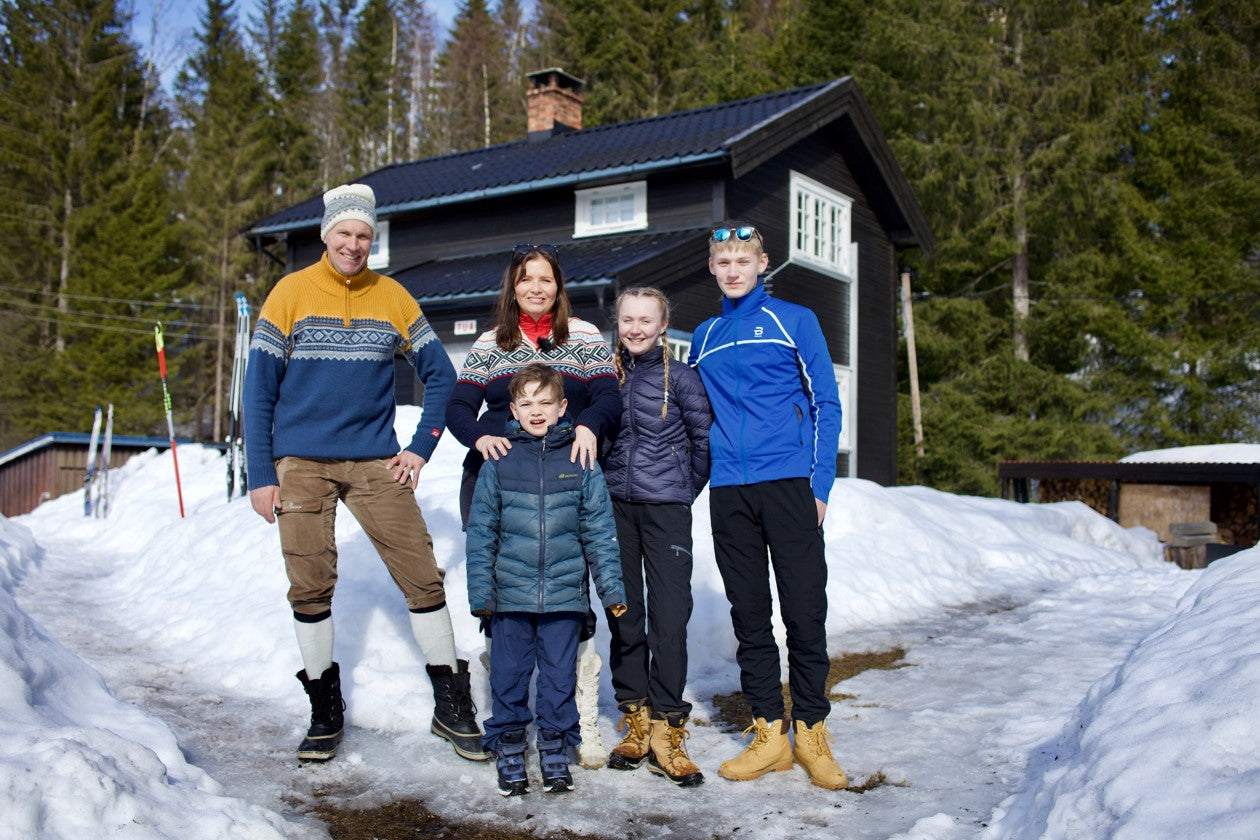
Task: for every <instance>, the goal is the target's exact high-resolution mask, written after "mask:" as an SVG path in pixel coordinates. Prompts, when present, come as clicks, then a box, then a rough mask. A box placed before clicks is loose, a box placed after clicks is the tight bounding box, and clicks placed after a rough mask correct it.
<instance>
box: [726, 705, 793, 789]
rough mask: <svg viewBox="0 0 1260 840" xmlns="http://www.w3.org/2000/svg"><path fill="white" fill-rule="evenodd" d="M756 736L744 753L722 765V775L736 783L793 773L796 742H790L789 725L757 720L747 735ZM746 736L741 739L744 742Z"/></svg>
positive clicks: (777, 721)
mask: <svg viewBox="0 0 1260 840" xmlns="http://www.w3.org/2000/svg"><path fill="white" fill-rule="evenodd" d="M749 732H751V733H752V736H753V739H752V743H750V744H749V745H748V746H747V747H745V748H744V751H743V752H742V753H740V754H739V755H737V756H735V757H734V758H732V759H729V760H727V761H723V762H722V766H721V767H719V768H718V775H719V776H721V777H722V778H724V779H732V780H734V781H736V782H746V781H748V780H749V779H758V778H761V777H762V776H764V775H766V774H767V773H769V772H770V771H772V770H774V771H780V770H791V769H792V742H791V741H789V740H788V721H787V720H773V721H770V722H768V723H767V722H766V719H765V718H757V719H756V720H754V721H753V722H752V726H750V727H748V728H747V729H745V730H744V735H747V734H748V733H749ZM744 735H741V736H740V737H741V738H742V737H743V736H744Z"/></svg>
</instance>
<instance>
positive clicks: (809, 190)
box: [789, 172, 853, 278]
mask: <svg viewBox="0 0 1260 840" xmlns="http://www.w3.org/2000/svg"><path fill="white" fill-rule="evenodd" d="M791 213H792V218H791V220H790V221H791V229H792V247H791V253H790V254H789V256H790V258H791V259H792V261H793V262H800V263H804V264H806V265H809V266H810V267H812V268H816V269H820V270H822V271H825V272H827V273H828V274H838V275H840V276H842V277H849V278H852V277H853V266H852V265H850V259H849V254H850V248H849V245H850V243H851V242H852V241H853V199H851V198H848V197H847V196H844V195H842V194H840V193H838V192H836V191H835V190H833V189H831V188H830V187H826V186H823V185H822V184H820V183H819V182H817V181H815V180H814V179H812V178H807V177H805V176H804V175H802V174H800V173H799V172H793V173H792V177H791Z"/></svg>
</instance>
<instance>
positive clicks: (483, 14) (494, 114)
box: [436, 0, 525, 152]
mask: <svg viewBox="0 0 1260 840" xmlns="http://www.w3.org/2000/svg"><path fill="white" fill-rule="evenodd" d="M438 80H439V87H440V90H441V102H442V109H443V112H444V116H445V124H444V127H443V128H444V131H443V132H442V135H443V136H440V137H438V138H436V139H437V140H438V146H439V148H438V150H439V152H448V151H461V150H464V149H475V148H479V147H482V146H489V145H492V144H495V143H502V142H505V141H507V140H515V139H518V138H519V137H521V136H523V135H524V130H523V126H524V123H525V114H524V111H523V110H521V108H520V97H521V96H522V92H521V90H520V89H519V87H517V88H514V87H513V86H512V85H511V83H510V80H509V75H508V66H507V60H506V53H505V49H504V42H503V38H502V32H501V29H500V27H499V26H498V24H497V22H496V21H495V19H494V17H493V16H492V15H491V14H490V11H489V9H488V7H487V5H486V3H485V0H467V2H466V3H465V4H464V5H463V6H462V7H461V8H460V11H459V14H458V15H456V17H455V24H454V27H453V29H452V32H451V36H450V39H449V40H448V41H447V44H446V48H445V49H444V50H443V52H442V54H441V56H440V57H439V59H438Z"/></svg>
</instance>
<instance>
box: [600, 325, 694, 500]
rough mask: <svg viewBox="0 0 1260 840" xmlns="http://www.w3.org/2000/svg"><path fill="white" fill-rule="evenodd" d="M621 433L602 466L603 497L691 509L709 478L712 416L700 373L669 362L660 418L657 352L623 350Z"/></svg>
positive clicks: (660, 373) (662, 377)
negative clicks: (605, 492)
mask: <svg viewBox="0 0 1260 840" xmlns="http://www.w3.org/2000/svg"><path fill="white" fill-rule="evenodd" d="M621 363H622V369H623V370H625V372H626V381H625V383H624V384H623V385H622V386H621V431H620V432H619V433H618V434H617V438H616V440H614V441H613V445H612V449H611V451H609V453H608V457H607V459H606V460H605V464H604V478H605V479H606V480H607V482H608V493H609V495H610V496H612V497H613V498H614V499H618V500H620V501H623V502H650V503H656V504H663V503H675V504H684V505H690V504H691V503H692V502H693V501H695V498H696V494H698V493H699V492H700V491H701V490H702V489H704V485H705V482H707V481H708V480H709V425H710V424H711V423H712V422H713V412H712V411H711V410H710V409H709V399H708V397H707V396H705V393H704V385H703V384H702V383H701V382H700V377H699V375H698V374H697V373H696V372H695V371H694V370H692V369H691V368H689V367H688V366H687V365H686V364H685V363H683V362H680V361H678V360H677V359H670V361H669V395H668V402H667V410H666V412H665V417H664V418H662V417H661V405H662V401H663V400H662V397H663V394H662V389H663V384H664V380H665V364H664V357H663V355H662V350H661V348H659V347H658V348H654V349H653V350H651V351H649V352H647V353H644V354H643V355H642V356H637V357H636V356H631V355H630V354H629V353H627V352H625V351H624V350H623V351H622V354H621Z"/></svg>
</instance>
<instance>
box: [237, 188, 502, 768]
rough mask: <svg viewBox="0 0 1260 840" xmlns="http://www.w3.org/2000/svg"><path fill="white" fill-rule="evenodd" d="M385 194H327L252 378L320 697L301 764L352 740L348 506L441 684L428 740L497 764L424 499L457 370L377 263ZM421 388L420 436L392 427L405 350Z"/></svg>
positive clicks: (251, 403) (260, 508)
mask: <svg viewBox="0 0 1260 840" xmlns="http://www.w3.org/2000/svg"><path fill="white" fill-rule="evenodd" d="M376 232H377V227H376V196H375V194H374V193H373V192H372V189H371V188H370V187H368V186H366V185H363V184H349V185H344V186H340V187H336V188H334V189H332V190H329V191H328V192H326V193H325V194H324V217H323V221H322V224H321V225H320V239H321V240H323V242H324V244H325V249H326V250H325V253H324V254H323V255H322V256H321V257H320V260H319V262H318V263H316V264H315V265H312V266H310V267H308V268H305V269H303V270H301V271H297V272H294V273H293V274H289V275H287V276H286V277H284V278H282V279H281V280H280V282H279V283H277V284H276V287H275V288H274V289H273V290H272V291H271V294H270V295H268V296H267V300H266V302H265V303H264V304H263V308H262V311H261V313H259V317H258V325H257V327H256V329H255V331H254V337H253V341H252V343H251V344H250V352H249V373H248V376H247V378H246V382H245V427H246V430H247V434H246V459H247V462H248V465H249V482H250V494H249V495H250V502H251V503H252V504H253V507H254V510H255V511H256V512H257V513H258V515H259V516H261V517H263V518H264V519H266V520H267V521H268V522H276V521H277V520H278V521H279V523H280V524H279V528H280V546H281V549H282V550H283V552H284V560H285V571H286V572H287V573H288V577H289V593H288V598H289V604H290V606H291V607H292V609H293V619H294V626H295V628H296V631H297V639H298V647H299V649H300V650H301V655H302V663H303V665H304V669H303V670H302V671H299V672H298V674H297V678H298V680H299V681H301V683H302V687H303V688H304V689H305V690H306V693H307V695H308V696H309V697H310V701H311V726H310V729H309V730H308V731H307V735H306V738H305V739H303V741H302V743H301V745H300V746H299V747H298V758H300V759H304V760H308V761H327V760H328V759H330V758H332V757H333V755H334V754H335V753H336V750H337V745H338V744H339V743H340V741H341V731H342V724H343V711H344V709H345V704H344V703H343V702H342V698H341V674H340V668H339V666H338V664H337V663H336V662H334V661H333V622H332V600H333V589H334V586H335V585H336V582H337V546H336V542H335V540H334V536H333V532H334V522H335V518H336V514H337V503H338V501H342V502H345V504H346V506H347V507H348V508H349V509H350V512H351V513H352V514H354V517H355V519H357V520H358V521H359V524H360V525H362V526H363V530H364V531H365V532H366V533H367V535H368V537H369V538H370V539H371V540H372V544H373V545H374V546H375V547H376V550H377V552H378V553H379V554H380V556H381V559H382V560H383V561H384V562H385V565H386V567H387V568H388V569H389V572H390V575H391V576H392V577H393V579H394V582H395V583H396V584H397V585H398V588H399V589H400V590H401V591H402V593H403V596H404V598H405V599H406V601H407V608H408V610H409V611H410V621H411V630H412V635H414V636H415V638H416V641H417V642H418V643H419V645H420V650H421V652H422V653H423V654H424V657H425V659H426V660H427V661H428V664H427V665H426V669H427V671H428V674H429V678H430V680H431V681H432V683H433V694H434V705H435V711H434V714H433V722H432V724H431V726H430V728H431V730H432V732H433V733H434V734H435V735H438V736H439V737H442V738H445V739H446V740H448V741H450V742H451V744H453V745H454V747H455V751H456V752H457V753H458V754H459V755H461V756H463V757H464V758H467V759H471V760H474V761H480V760H484V759H486V758H488V757H489V756H488V755H487V754H486V752H485V750H484V748H483V747H482V746H481V736H482V732H481V729H480V727H478V726H477V720H476V709H475V707H474V706H473V703H472V696H471V694H470V690H469V677H468V663H467V662H465V661H464V660H457V659H456V658H455V638H454V633H453V631H452V628H451V617H450V612H449V611H448V610H447V606H446V594H445V590H444V589H443V586H442V576H443V572H442V570H441V569H439V568H438V566H437V562H436V559H435V557H434V555H433V541H432V539H431V538H430V536H429V532H428V529H427V528H426V526H425V522H424V518H423V516H422V515H421V513H420V509H419V507H417V505H416V499H415V488H416V485H417V482H418V480H419V476H420V470H421V469H422V468H423V467H424V465H425V462H426V461H427V460H428V459H429V457H430V456H431V455H432V454H433V450H434V448H435V447H436V446H437V442H438V438H439V437H441V435H442V429H443V425H444V418H445V414H446V400H447V397H448V396H449V395H450V392H451V388H452V386H453V384H454V381H455V370H454V368H453V367H452V366H451V363H450V360H449V359H448V358H447V356H446V352H445V350H443V348H442V345H441V343H440V342H439V341H438V339H437V336H436V335H435V334H434V332H433V330H432V329H431V328H430V326H429V323H428V321H427V320H426V319H425V317H424V315H423V313H421V311H420V307H419V305H418V304H417V303H416V301H415V299H414V298H412V297H411V295H410V294H409V293H408V292H407V291H406V290H405V289H404V288H403V287H402V286H401V285H400V284H398V283H397V282H396V281H394V280H392V279H391V278H389V277H385V276H382V275H380V274H377V273H376V272H374V271H372V270H370V269H369V268H368V267H367V261H368V255H369V254H370V253H371V250H372V241H373V239H374V238H375V236H376ZM395 352H399V353H401V354H402V355H404V356H405V357H406V358H407V360H408V361H409V362H411V363H412V365H413V366H414V367H415V369H416V373H417V374H418V375H419V377H420V379H421V381H422V382H423V383H424V406H423V413H422V415H421V418H420V423H419V424H418V425H417V427H416V431H415V435H414V436H413V437H412V439H411V442H410V443H409V444H407V447H406V448H405V449H400V448H399V446H398V439H397V437H396V436H395V434H394V354H395Z"/></svg>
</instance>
